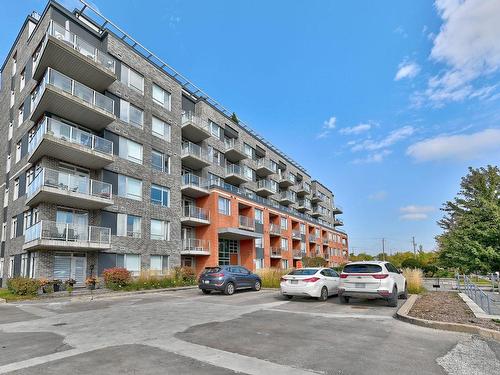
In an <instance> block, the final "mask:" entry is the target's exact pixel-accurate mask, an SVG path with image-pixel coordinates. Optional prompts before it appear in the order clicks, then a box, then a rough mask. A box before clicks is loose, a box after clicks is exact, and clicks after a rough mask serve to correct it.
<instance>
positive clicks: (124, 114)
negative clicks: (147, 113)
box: [120, 99, 144, 128]
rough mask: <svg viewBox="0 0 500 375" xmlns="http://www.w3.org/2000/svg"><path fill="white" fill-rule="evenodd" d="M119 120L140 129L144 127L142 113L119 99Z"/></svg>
mask: <svg viewBox="0 0 500 375" xmlns="http://www.w3.org/2000/svg"><path fill="white" fill-rule="evenodd" d="M120 120H122V121H124V122H128V123H129V124H131V125H134V126H139V127H141V128H142V126H143V125H144V112H143V111H142V109H140V108H138V107H136V106H134V105H133V104H130V103H129V102H127V101H126V100H123V99H121V100H120Z"/></svg>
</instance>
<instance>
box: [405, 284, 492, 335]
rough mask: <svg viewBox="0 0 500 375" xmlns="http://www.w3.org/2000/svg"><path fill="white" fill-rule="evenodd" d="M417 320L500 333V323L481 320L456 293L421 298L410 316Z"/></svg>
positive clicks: (438, 293) (433, 293)
mask: <svg viewBox="0 0 500 375" xmlns="http://www.w3.org/2000/svg"><path fill="white" fill-rule="evenodd" d="M408 315H410V316H413V317H415V318H420V319H427V320H435V321H440V322H448V323H461V324H470V325H477V326H480V327H483V328H488V329H494V330H497V331H500V323H497V322H494V321H493V320H489V319H479V318H476V317H475V316H474V313H473V312H472V311H471V310H470V309H469V307H468V306H467V304H466V303H465V302H464V301H463V300H462V298H460V296H459V295H458V293H455V292H429V293H426V294H423V295H422V296H420V298H419V299H417V301H416V302H415V304H414V305H413V307H412V308H411V310H410V312H409V314H408Z"/></svg>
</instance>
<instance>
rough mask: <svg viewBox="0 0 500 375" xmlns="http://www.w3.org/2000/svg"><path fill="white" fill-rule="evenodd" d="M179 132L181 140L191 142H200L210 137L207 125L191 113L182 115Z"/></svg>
mask: <svg viewBox="0 0 500 375" xmlns="http://www.w3.org/2000/svg"><path fill="white" fill-rule="evenodd" d="M181 131H182V137H183V138H186V139H189V140H190V141H193V142H201V141H203V140H205V139H207V138H210V136H211V135H212V133H210V128H209V126H208V123H207V122H206V121H204V120H202V119H201V118H200V117H198V116H195V115H193V113H192V112H187V113H183V114H182V118H181Z"/></svg>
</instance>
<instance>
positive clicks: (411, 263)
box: [401, 258, 422, 268]
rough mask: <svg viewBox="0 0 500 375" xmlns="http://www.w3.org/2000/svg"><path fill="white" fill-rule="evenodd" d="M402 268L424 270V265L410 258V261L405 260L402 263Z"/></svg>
mask: <svg viewBox="0 0 500 375" xmlns="http://www.w3.org/2000/svg"><path fill="white" fill-rule="evenodd" d="M401 267H403V268H422V264H421V263H420V262H419V261H418V260H416V259H414V258H410V259H405V260H403V262H402V263H401Z"/></svg>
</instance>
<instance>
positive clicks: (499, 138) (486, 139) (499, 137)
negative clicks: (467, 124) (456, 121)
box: [406, 129, 500, 161]
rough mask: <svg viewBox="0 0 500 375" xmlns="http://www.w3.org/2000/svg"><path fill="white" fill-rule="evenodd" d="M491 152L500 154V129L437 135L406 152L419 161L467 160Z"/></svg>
mask: <svg viewBox="0 0 500 375" xmlns="http://www.w3.org/2000/svg"><path fill="white" fill-rule="evenodd" d="M490 153H498V154H500V129H485V130H482V131H480V132H477V133H472V134H461V135H442V136H437V137H434V138H429V139H425V140H423V141H420V142H417V143H415V144H413V145H411V146H410V147H408V149H407V150H406V154H407V155H409V156H411V157H412V158H414V159H415V160H417V161H431V160H446V159H448V160H449V159H455V160H456V159H461V160H467V159H473V158H477V157H481V156H484V155H488V154H490Z"/></svg>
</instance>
